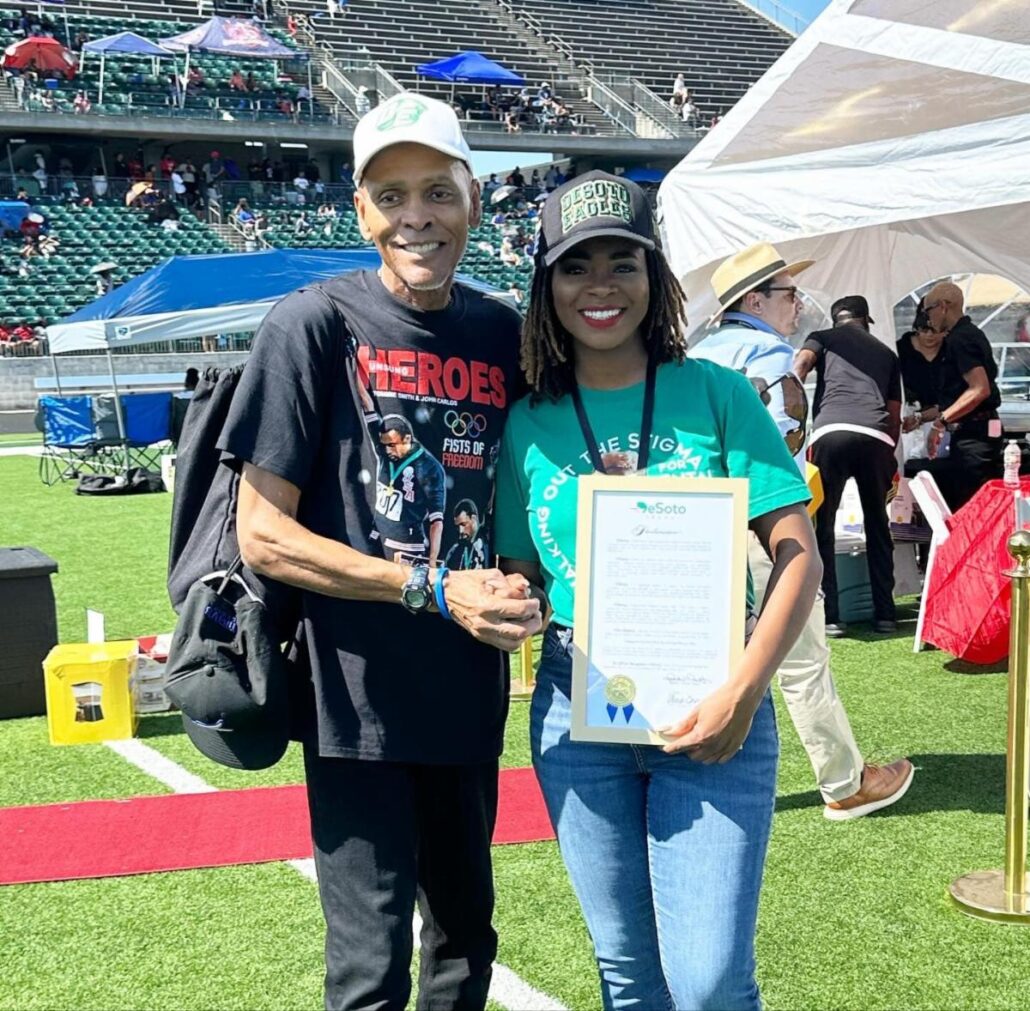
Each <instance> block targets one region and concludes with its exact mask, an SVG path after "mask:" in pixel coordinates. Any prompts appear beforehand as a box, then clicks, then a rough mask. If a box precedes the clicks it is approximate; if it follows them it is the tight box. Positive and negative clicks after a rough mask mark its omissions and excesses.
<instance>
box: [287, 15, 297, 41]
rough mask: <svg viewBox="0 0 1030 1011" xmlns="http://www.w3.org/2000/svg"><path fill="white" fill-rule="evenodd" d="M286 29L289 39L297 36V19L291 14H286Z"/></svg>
mask: <svg viewBox="0 0 1030 1011" xmlns="http://www.w3.org/2000/svg"><path fill="white" fill-rule="evenodd" d="M286 31H287V32H289V35H290V38H291V39H295V38H296V37H297V19H296V17H294V16H293V14H287V15H286Z"/></svg>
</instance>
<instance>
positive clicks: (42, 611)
mask: <svg viewBox="0 0 1030 1011" xmlns="http://www.w3.org/2000/svg"><path fill="white" fill-rule="evenodd" d="M56 571H57V562H55V561H54V560H53V559H52V558H50V557H49V556H48V555H44V554H43V552H42V551H37V550H36V548H0V643H3V648H2V649H0V719H4V718H10V717H14V716H41V715H42V714H43V713H45V712H46V702H45V699H44V691H43V677H42V674H41V673H40V667H41V665H42V663H43V658H44V657H45V656H46V655H47V653H48V652H49V651H50V649H51V647H52V646H54V645H55V644H56V643H57V608H56V606H55V604H54V591H53V588H52V587H51V585H50V577H51V575H53V573H55V572H56Z"/></svg>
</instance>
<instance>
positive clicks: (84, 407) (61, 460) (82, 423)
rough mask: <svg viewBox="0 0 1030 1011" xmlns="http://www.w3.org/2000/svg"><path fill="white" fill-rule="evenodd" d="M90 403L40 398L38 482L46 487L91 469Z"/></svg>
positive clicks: (83, 398) (93, 434)
mask: <svg viewBox="0 0 1030 1011" xmlns="http://www.w3.org/2000/svg"><path fill="white" fill-rule="evenodd" d="M92 399H93V398H92V397H88V396H77V397H40V398H39V415H41V421H42V425H41V427H42V429H43V453H42V455H41V456H40V458H39V479H40V480H41V481H42V482H43V484H45V485H47V486H48V487H49V486H51V485H55V484H57V482H58V481H71V480H74V479H75V478H77V477H78V476H79V474H80V473H81V472H82V471H84V470H86V471H89V470H93V469H94V465H93V459H92V458H93V457H95V455H96V432H95V430H94V427H93V410H92ZM38 424H39V422H37V425H38Z"/></svg>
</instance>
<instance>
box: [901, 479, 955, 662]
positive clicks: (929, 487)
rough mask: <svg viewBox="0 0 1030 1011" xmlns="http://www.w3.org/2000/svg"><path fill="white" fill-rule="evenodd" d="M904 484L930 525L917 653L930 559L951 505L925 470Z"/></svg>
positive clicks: (946, 529) (945, 531)
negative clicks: (930, 534) (931, 534)
mask: <svg viewBox="0 0 1030 1011" xmlns="http://www.w3.org/2000/svg"><path fill="white" fill-rule="evenodd" d="M908 486H909V488H910V489H911V491H912V497H913V498H914V499H915V500H916V503H917V504H918V506H919V509H920V511H921V512H922V514H923V516H924V517H926V522H927V523H929V524H930V529H931V530H932V531H933V537H931V538H930V551H929V555H928V556H927V560H926V575H925V576H924V578H923V594H922V596H921V597H920V599H919V618H918V619H917V621H916V638H915V642H914V643H913V645H912V652H913V653H918V652H919V651H920V650H921V649H922V648H923V620H924V619H925V617H926V602H927V600H928V599H929V596H930V577H931V576H932V575H933V562H934V558H935V557H936V555H937V548H938V547H939V546H940V545H941V544H943V543H944V542H945V541H946V540H947V539H948V536H949V535H950V534H951V523H950V521H951V507H950V506H949V505H948V503H947V502H945V501H944V496H943V495H942V494H941V490H940V488H938V487H937V482H936V481H935V480H934V479H933V475H932V474H931V473H930V472H929V471H928V470H921V471H919V473H918V474H916V476H915V477H913V478H911V479H910V480H909V482H908Z"/></svg>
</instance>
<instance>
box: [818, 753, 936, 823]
mask: <svg viewBox="0 0 1030 1011" xmlns="http://www.w3.org/2000/svg"><path fill="white" fill-rule="evenodd" d="M915 774H916V770H915V766H914V765H913V764H912V763H911V762H910V761H909V760H908V759H907V758H899V759H898V760H897V761H896V762H891V764H890V765H868V764H867V765H865V766H863V768H862V785H861V786H860V787H859V790H858V793H853V794H852V795H851V796H850V797H845V798H844V800H832V801H830V802H829V803H828V804H827V805H826V807H825V808H823V814H824V815H825V816H826V817H827V818H829V819H830V821H849V820H850V819H852V818H861V817H862V816H863V815H865V814H872V813H873V811H879V810H880V808H883V807H890V805H891V804H893V803H895V801H899V800H901V798H902V797H904V796H905V792H906V791H907V790H908V788H909V786H911V785H912V777H913V776H914V775H915Z"/></svg>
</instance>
